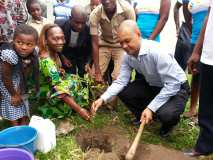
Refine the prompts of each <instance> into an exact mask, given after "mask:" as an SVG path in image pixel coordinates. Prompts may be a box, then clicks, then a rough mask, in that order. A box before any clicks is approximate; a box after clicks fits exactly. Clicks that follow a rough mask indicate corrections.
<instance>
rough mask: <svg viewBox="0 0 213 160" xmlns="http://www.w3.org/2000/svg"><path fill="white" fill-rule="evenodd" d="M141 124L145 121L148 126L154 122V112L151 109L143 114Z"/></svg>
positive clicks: (147, 109)
mask: <svg viewBox="0 0 213 160" xmlns="http://www.w3.org/2000/svg"><path fill="white" fill-rule="evenodd" d="M140 121H141V122H142V121H145V123H146V124H148V123H150V122H151V121H152V111H151V110H150V109H149V108H146V109H145V110H144V111H143V112H142V114H141V120H140Z"/></svg>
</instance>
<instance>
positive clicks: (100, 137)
mask: <svg viewBox="0 0 213 160" xmlns="http://www.w3.org/2000/svg"><path fill="white" fill-rule="evenodd" d="M76 141H77V143H78V144H79V145H80V147H81V148H82V150H83V151H84V152H85V157H84V159H85V160H124V159H125V155H126V153H127V151H128V148H129V147H130V145H131V141H130V140H129V139H128V138H127V136H126V135H125V133H124V132H123V131H122V130H121V129H119V128H118V127H115V126H108V127H105V128H104V129H102V130H101V129H94V130H86V129H82V130H81V131H80V132H79V134H78V135H77V136H76ZM134 160H195V159H193V158H189V157H186V156H184V155H183V153H182V152H180V151H176V150H172V149H168V148H165V147H163V146H160V145H152V144H140V145H139V146H138V149H137V152H136V155H135V157H134Z"/></svg>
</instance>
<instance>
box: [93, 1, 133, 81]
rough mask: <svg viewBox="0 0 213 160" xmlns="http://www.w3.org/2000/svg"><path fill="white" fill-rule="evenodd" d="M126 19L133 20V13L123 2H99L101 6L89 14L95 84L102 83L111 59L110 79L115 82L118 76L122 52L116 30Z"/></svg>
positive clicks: (127, 4) (129, 6) (128, 5)
mask: <svg viewBox="0 0 213 160" xmlns="http://www.w3.org/2000/svg"><path fill="white" fill-rule="evenodd" d="M127 19H131V20H135V12H134V9H133V8H132V6H131V5H130V4H129V3H128V2H126V1H125V0H101V5H99V6H98V7H96V8H95V9H94V10H93V11H92V13H91V14H90V20H89V21H90V34H91V36H92V48H93V61H94V67H95V80H96V81H97V82H103V77H102V76H103V75H104V73H105V72H106V70H107V67H108V65H109V62H110V60H111V59H112V60H113V62H114V69H113V72H112V75H111V76H112V79H113V80H115V79H116V78H117V75H118V74H119V70H120V64H121V60H122V56H123V53H124V51H123V49H122V48H121V46H120V44H119V42H118V38H117V29H118V27H119V25H120V24H121V23H122V22H123V21H124V20H127ZM99 26H100V27H99ZM99 29H100V31H101V34H100V37H98V36H99Z"/></svg>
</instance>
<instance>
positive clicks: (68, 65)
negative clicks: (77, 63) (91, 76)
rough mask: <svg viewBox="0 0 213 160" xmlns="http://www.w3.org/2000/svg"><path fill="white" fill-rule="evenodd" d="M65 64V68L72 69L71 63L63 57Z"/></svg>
mask: <svg viewBox="0 0 213 160" xmlns="http://www.w3.org/2000/svg"><path fill="white" fill-rule="evenodd" d="M63 64H64V66H65V67H67V68H70V67H72V64H71V62H70V61H69V60H68V59H67V58H66V57H63Z"/></svg>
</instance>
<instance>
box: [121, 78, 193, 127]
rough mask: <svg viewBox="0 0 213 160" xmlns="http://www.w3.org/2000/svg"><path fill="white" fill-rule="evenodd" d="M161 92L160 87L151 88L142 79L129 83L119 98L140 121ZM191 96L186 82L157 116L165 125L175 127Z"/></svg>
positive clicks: (160, 109) (157, 112)
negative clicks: (143, 113) (146, 109)
mask: <svg viewBox="0 0 213 160" xmlns="http://www.w3.org/2000/svg"><path fill="white" fill-rule="evenodd" d="M160 90H161V88H160V87H153V86H150V85H149V84H148V83H147V82H146V81H145V80H144V79H140V80H135V81H133V82H131V83H129V84H128V85H127V87H125V88H124V90H123V91H122V92H121V93H120V94H119V98H120V99H121V100H122V101H123V102H124V103H125V105H126V106H127V108H128V109H129V110H130V111H131V112H132V113H133V114H134V115H135V117H136V118H137V119H138V120H139V119H140V117H141V113H142V112H143V110H144V109H145V108H146V107H147V106H148V105H149V103H150V102H151V101H152V100H153V99H154V97H155V96H156V95H157V94H158V93H159V92H160ZM189 94H190V88H189V85H188V82H186V83H184V84H182V85H181V89H180V91H179V92H178V93H177V94H176V95H175V96H173V97H171V98H170V99H169V100H168V101H167V102H166V103H165V104H164V105H163V106H161V107H160V108H159V109H158V110H157V111H156V114H155V115H156V116H157V118H159V119H160V121H161V122H162V123H163V125H167V126H173V125H176V124H177V123H178V122H179V120H180V115H181V114H182V113H183V112H184V108H185V104H186V102H187V100H188V97H189Z"/></svg>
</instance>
